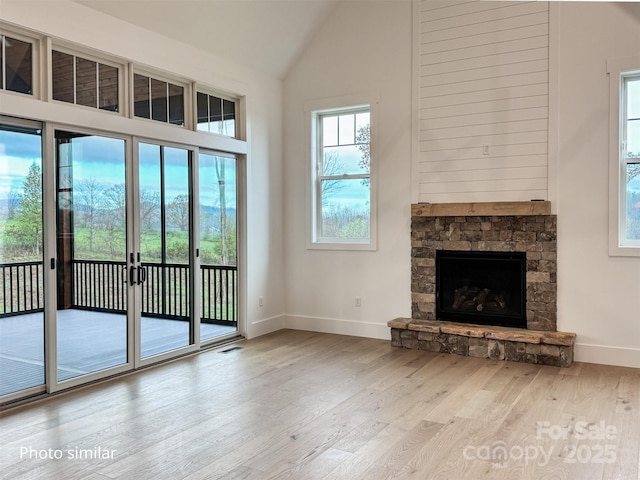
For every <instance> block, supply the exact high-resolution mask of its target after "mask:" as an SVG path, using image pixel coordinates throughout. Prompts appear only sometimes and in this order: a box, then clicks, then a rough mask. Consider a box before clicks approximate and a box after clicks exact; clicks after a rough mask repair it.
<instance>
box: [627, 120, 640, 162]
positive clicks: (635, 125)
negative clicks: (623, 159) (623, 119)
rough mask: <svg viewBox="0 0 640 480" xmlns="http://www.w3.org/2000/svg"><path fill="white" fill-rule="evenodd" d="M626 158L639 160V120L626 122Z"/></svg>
mask: <svg viewBox="0 0 640 480" xmlns="http://www.w3.org/2000/svg"><path fill="white" fill-rule="evenodd" d="M627 156H628V157H631V158H640V119H639V120H628V121H627Z"/></svg>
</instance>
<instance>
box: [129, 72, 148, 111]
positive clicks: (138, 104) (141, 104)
mask: <svg viewBox="0 0 640 480" xmlns="http://www.w3.org/2000/svg"><path fill="white" fill-rule="evenodd" d="M133 90H134V91H133V112H134V113H133V114H134V115H135V116H136V117H142V118H151V106H150V105H149V77H146V76H144V75H138V74H137V73H136V74H134V75H133Z"/></svg>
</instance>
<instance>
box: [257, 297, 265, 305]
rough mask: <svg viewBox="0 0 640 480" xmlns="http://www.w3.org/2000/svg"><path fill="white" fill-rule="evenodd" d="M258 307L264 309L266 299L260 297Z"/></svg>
mask: <svg viewBox="0 0 640 480" xmlns="http://www.w3.org/2000/svg"><path fill="white" fill-rule="evenodd" d="M258 306H259V307H264V299H263V298H262V297H258Z"/></svg>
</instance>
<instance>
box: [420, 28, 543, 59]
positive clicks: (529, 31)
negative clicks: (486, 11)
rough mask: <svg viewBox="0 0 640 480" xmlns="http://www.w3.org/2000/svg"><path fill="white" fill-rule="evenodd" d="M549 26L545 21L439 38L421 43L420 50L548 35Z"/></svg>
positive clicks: (427, 51) (426, 50) (450, 48)
mask: <svg viewBox="0 0 640 480" xmlns="http://www.w3.org/2000/svg"><path fill="white" fill-rule="evenodd" d="M548 33H549V27H548V25H547V24H546V23H543V24H540V25H529V26H526V27H522V28H510V29H507V30H500V31H498V32H490V33H483V34H480V35H472V36H469V37H460V38H454V39H451V40H440V41H437V42H431V43H423V44H422V45H421V49H420V51H421V52H422V54H424V55H429V54H431V53H436V52H450V51H453V50H460V49H467V48H471V47H477V46H480V45H492V44H496V43H506V42H511V41H515V40H523V39H529V38H533V37H539V36H542V35H548Z"/></svg>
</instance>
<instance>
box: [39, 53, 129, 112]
mask: <svg viewBox="0 0 640 480" xmlns="http://www.w3.org/2000/svg"><path fill="white" fill-rule="evenodd" d="M50 43H51V45H50V47H49V48H48V49H47V62H46V64H47V95H46V99H45V100H47V101H49V102H54V103H60V104H66V105H73V106H74V107H77V108H84V109H88V110H100V111H101V112H103V113H107V114H109V115H117V116H120V117H127V116H128V115H129V112H128V107H129V105H127V104H126V94H125V92H127V91H128V85H127V78H128V75H127V68H128V67H129V65H128V64H127V63H126V62H121V61H118V59H115V58H113V57H112V56H110V55H107V54H103V55H102V56H100V55H97V54H96V52H94V51H92V50H90V49H87V48H82V47H75V48H74V47H73V46H69V45H68V44H67V43H65V42H50ZM54 50H55V51H57V52H61V53H66V54H67V55H73V56H74V57H79V58H82V59H85V60H90V61H92V62H96V63H101V64H103V65H107V66H110V67H114V68H117V69H118V111H117V112H112V111H110V110H102V109H100V108H99V107H98V106H96V107H88V106H86V105H79V104H77V103H75V102H74V103H69V102H63V101H60V100H55V99H54V98H53V67H52V56H53V51H54ZM74 63H75V62H74ZM74 69H75V65H74ZM74 90H75V82H74ZM75 94H76V92H75V91H74V98H75Z"/></svg>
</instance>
